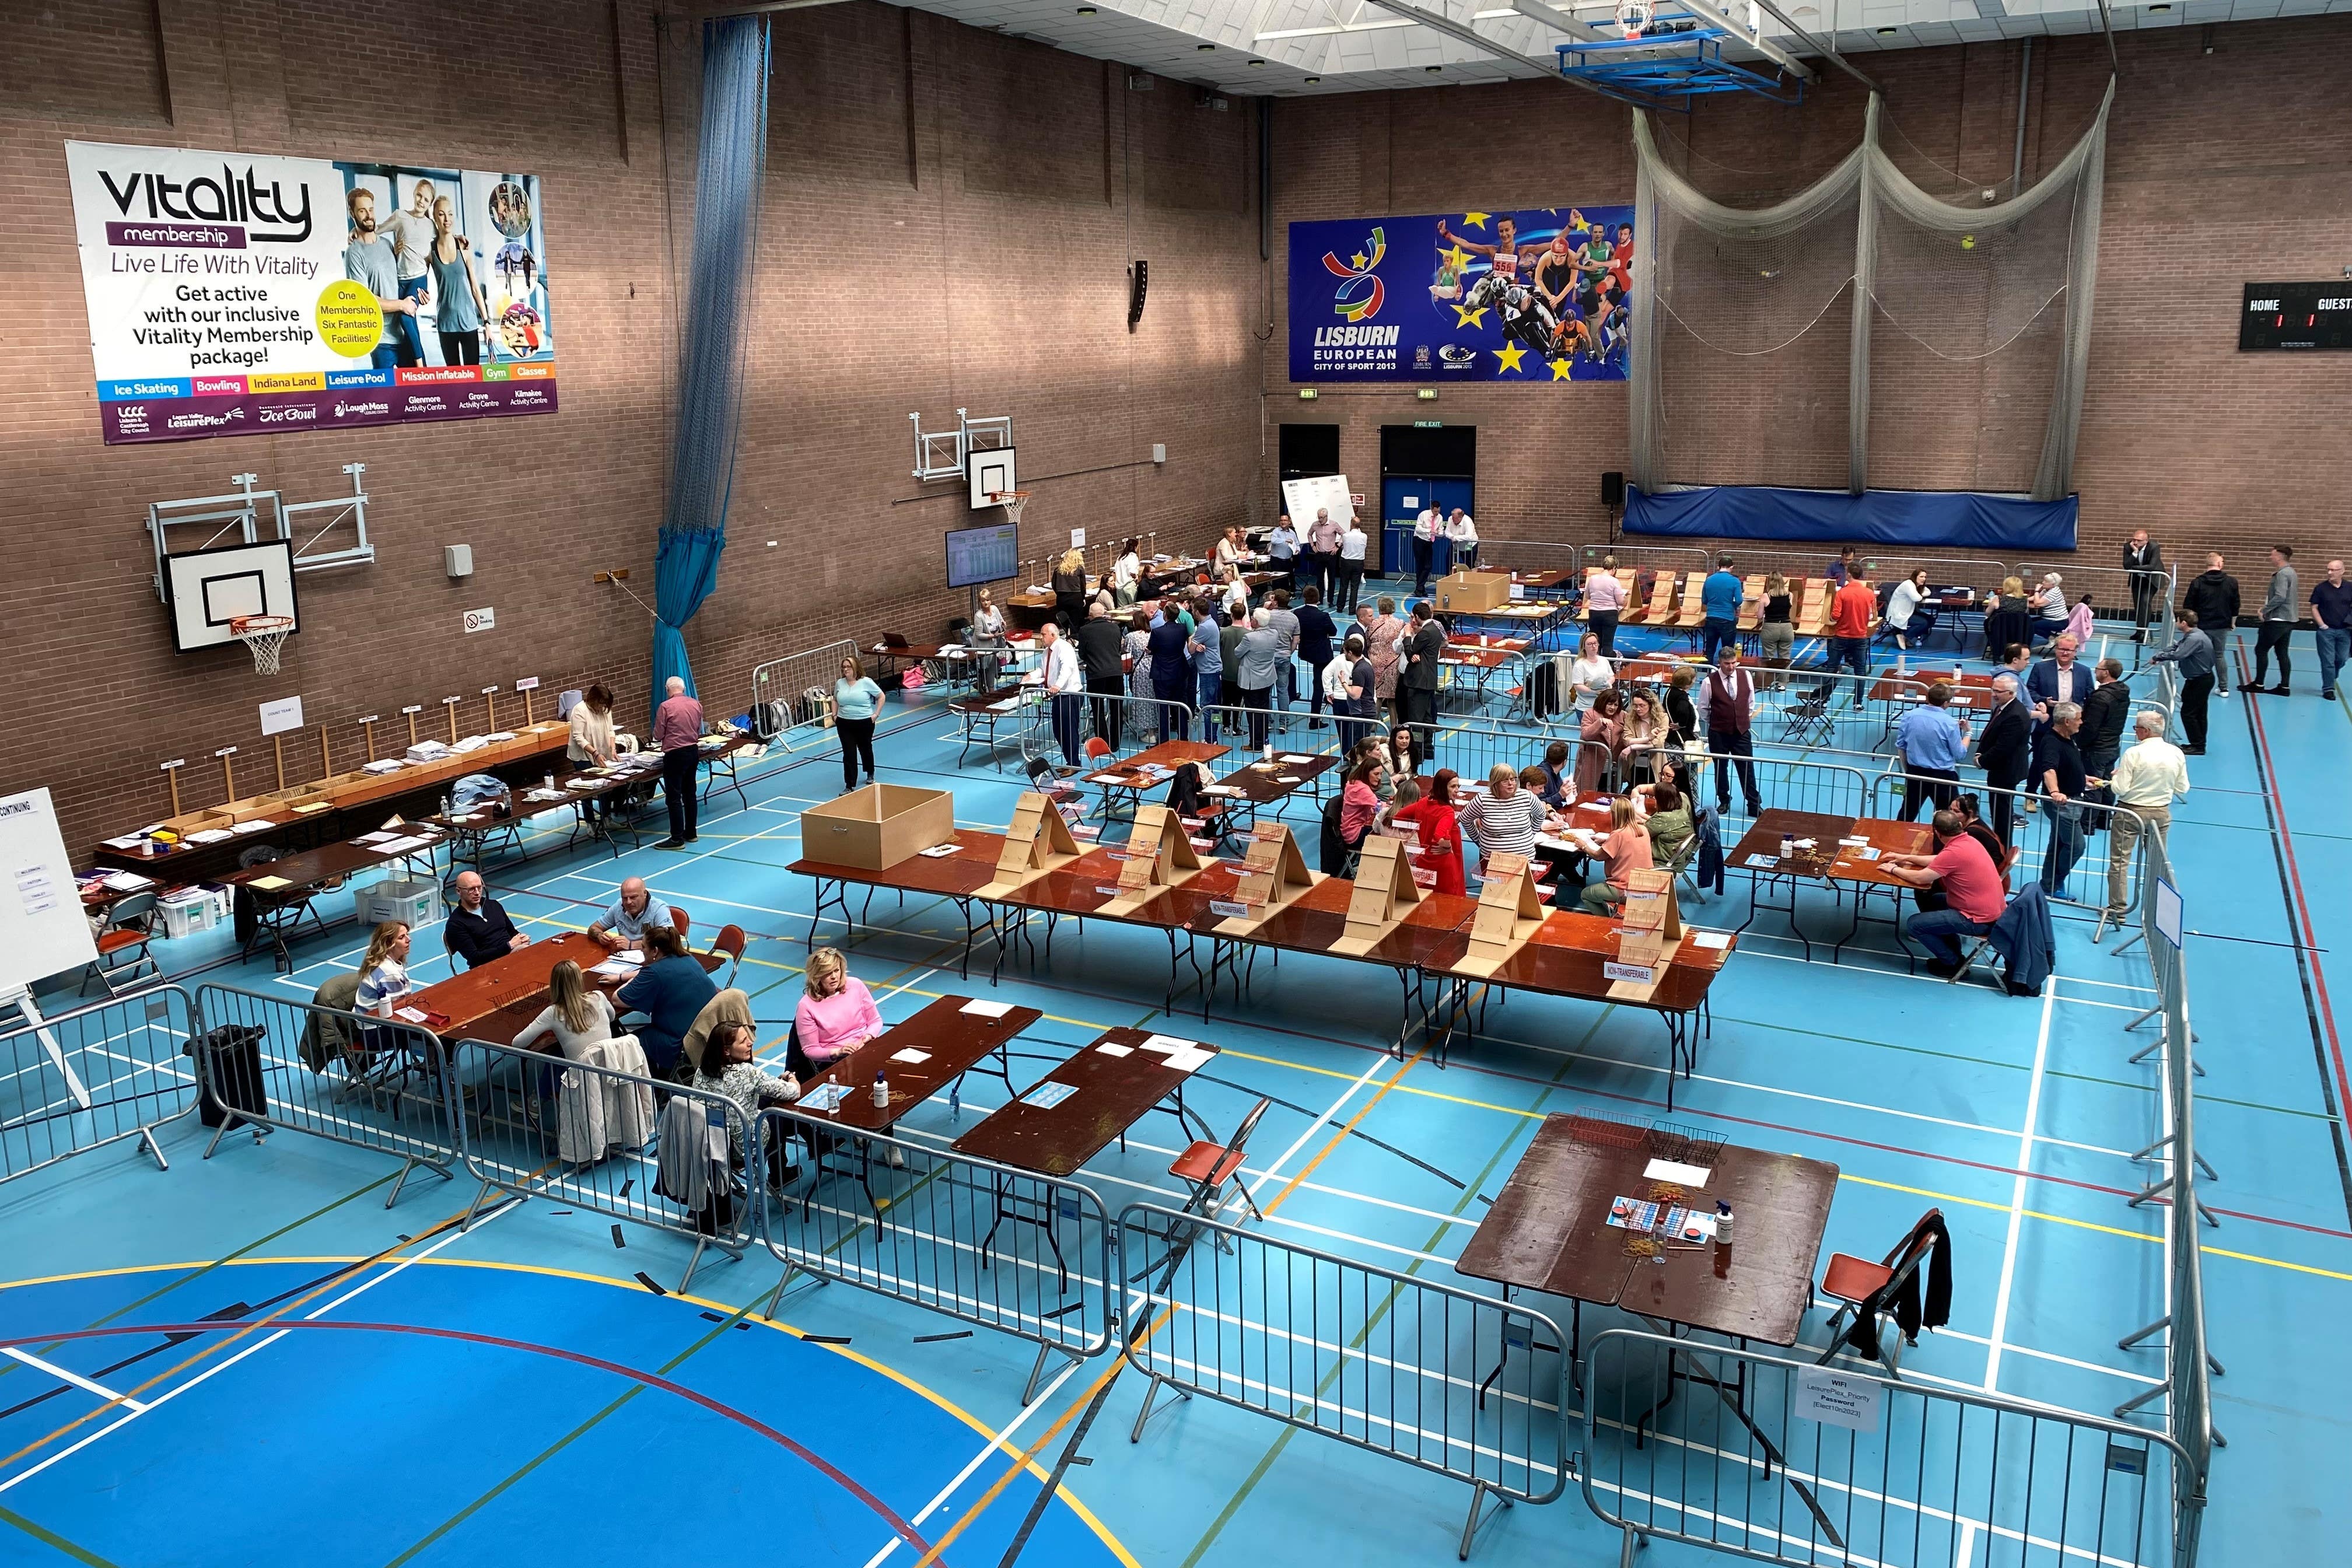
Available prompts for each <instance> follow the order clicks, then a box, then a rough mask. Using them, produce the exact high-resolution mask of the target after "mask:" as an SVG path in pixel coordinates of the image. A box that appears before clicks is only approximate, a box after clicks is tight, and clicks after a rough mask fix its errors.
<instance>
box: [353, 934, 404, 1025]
mask: <svg viewBox="0 0 2352 1568" xmlns="http://www.w3.org/2000/svg"><path fill="white" fill-rule="evenodd" d="M407 964H408V927H407V926H406V925H404V924H403V923H402V922H401V921H384V922H383V924H382V925H380V926H378V927H376V928H375V931H374V933H373V935H371V936H370V937H369V938H368V949H367V956H366V957H365V958H363V959H362V960H361V961H360V989H359V996H358V999H357V1000H356V1001H355V1002H353V1003H352V1011H353V1012H354V1013H369V1014H373V1016H376V1017H379V1018H389V1017H391V1016H392V1013H393V1009H394V1008H395V1007H397V1006H399V1005H401V1001H402V999H403V998H404V997H405V996H406V995H407V994H408V993H409V992H410V991H411V990H412V989H414V987H413V986H412V984H410V982H409V978H408V968H407Z"/></svg>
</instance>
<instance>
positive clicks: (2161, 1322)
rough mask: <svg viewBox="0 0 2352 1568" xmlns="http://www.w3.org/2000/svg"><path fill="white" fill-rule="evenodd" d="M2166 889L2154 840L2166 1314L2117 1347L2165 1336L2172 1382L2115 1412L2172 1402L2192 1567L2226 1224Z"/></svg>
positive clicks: (2145, 901)
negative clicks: (2213, 1187)
mask: <svg viewBox="0 0 2352 1568" xmlns="http://www.w3.org/2000/svg"><path fill="white" fill-rule="evenodd" d="M2159 884H2163V885H2167V886H2172V887H2175V888H2177V886H2178V884H2176V883H2174V882H2173V879H2172V864H2171V860H2170V858H2169V856H2168V854H2167V853H2166V849H2165V846H2164V845H2163V844H2162V843H2161V842H2159V841H2158V840H2156V839H2154V838H2150V839H2149V840H2147V853H2146V875H2145V876H2144V877H2143V879H2142V881H2141V898H2140V904H2139V909H2140V919H2141V935H2140V938H2139V940H2141V941H2142V942H2145V944H2146V946H2147V958H2148V967H2149V971H2150V973H2151V974H2152V976H2153V977H2154V979H2155V982H2156V991H2157V1005H2156V1006H2154V1007H2153V1008H2151V1009H2149V1010H2148V1011H2147V1013H2144V1014H2142V1015H2141V1016H2139V1017H2137V1018H2135V1019H2133V1020H2132V1022H2131V1023H2130V1024H2128V1025H2126V1029H2136V1028H2137V1027H2138V1026H2140V1025H2141V1024H2144V1023H2146V1022H2147V1020H2148V1019H2149V1018H2151V1017H2153V1018H2155V1019H2157V1020H2158V1027H2159V1031H2160V1032H2159V1034H2158V1038H2157V1041H2156V1043H2155V1044H2154V1045H2152V1046H2150V1047H2148V1048H2147V1050H2145V1051H2142V1052H2141V1053H2140V1054H2139V1056H2137V1057H2135V1058H2133V1060H2135V1061H2139V1060H2142V1059H2144V1058H2147V1056H2149V1055H2151V1054H2153V1055H2155V1056H2156V1057H2157V1058H2158V1068H2159V1070H2160V1072H2161V1075H2162V1083H2161V1085H2160V1088H2159V1091H2158V1107H2159V1110H2158V1138H2157V1140H2156V1142H2154V1143H2151V1144H2150V1145H2148V1147H2147V1148H2146V1149H2144V1150H2142V1151H2140V1157H2141V1158H2143V1159H2151V1160H2155V1161H2157V1162H2158V1175H2157V1176H2156V1177H2155V1179H2153V1180H2152V1181H2150V1182H2149V1184H2147V1188H2146V1189H2145V1190H2143V1191H2142V1192H2141V1193H2140V1194H2139V1196H2138V1197H2137V1198H2134V1199H2133V1200H2132V1203H2133V1205H2134V1206H2135V1207H2137V1206H2138V1205H2141V1204H2147V1203H2161V1204H2162V1205H2164V1215H2165V1310H2164V1315H2163V1316H2162V1317H2159V1318H2158V1319H2157V1320H2156V1321H2154V1322H2152V1323H2149V1324H2148V1325H2147V1327H2145V1328H2142V1329H2139V1330H2137V1331H2135V1332H2133V1333H2131V1334H2129V1335H2126V1337H2125V1338H2124V1339H2122V1340H2120V1341H2118V1342H2117V1348H2119V1349H2122V1350H2132V1349H2135V1348H2137V1347H2138V1346H2140V1345H2142V1344H2144V1343H2146V1342H2148V1341H2149V1340H2151V1339H2154V1338H2155V1337H2156V1336H2157V1335H2158V1334H2162V1335H2163V1336H2164V1352H2165V1376H2164V1380H2163V1382H2162V1383H2160V1384H2158V1385H2157V1386H2156V1387H2154V1388H2151V1389H2149V1390H2148V1391H2147V1392H2146V1393H2144V1394H2138V1395H2137V1396H2135V1397H2134V1398H2131V1399H2128V1400H2126V1401H2125V1402H2124V1403H2123V1404H2122V1405H2117V1406H2116V1416H2117V1418H2118V1419H2120V1418H2122V1417H2123V1416H2126V1415H2130V1414H2131V1413H2133V1412H2134V1411H2136V1410H2137V1409H2139V1408H2140V1407H2142V1406H2143V1405H2148V1404H2150V1403H2152V1402H2153V1401H2155V1400H2156V1399H2158V1398H2162V1399H2164V1400H2165V1402H2166V1405H2165V1412H2164V1416H2165V1426H2166V1430H2167V1431H2168V1432H2169V1433H2170V1434H2171V1436H2172V1438H2173V1440H2174V1441H2175V1442H2176V1443H2178V1444H2179V1445H2180V1447H2181V1448H2182V1449H2183V1451H2185V1452H2186V1454H2187V1455H2188V1457H2189V1474H2190V1476H2191V1477H2192V1478H2193V1479H2194V1481H2195V1485H2194V1487H2193V1488H2187V1489H2184V1490H2183V1493H2182V1495H2181V1496H2180V1497H2179V1498H2178V1499H2177V1500H2176V1505H2175V1507H2176V1526H2175V1533H2176V1534H2177V1535H2179V1536H2180V1537H2182V1538H2183V1539H2185V1540H2186V1541H2187V1542H2188V1552H2187V1555H2186V1556H2185V1557H2184V1558H2183V1559H2182V1562H2183V1563H2189V1562H2193V1560H2194V1558H2195V1555H2196V1543H2197V1539H2198V1535H2199V1531H2200V1525H2201V1523H2202V1515H2203V1510H2204V1504H2205V1490H2206V1483H2207V1480H2208V1479H2209V1477H2210V1472H2211V1468H2212V1459H2213V1450H2214V1449H2215V1448H2216V1447H2221V1445H2222V1443H2223V1438H2222V1436H2221V1433H2220V1432H2219V1431H2218V1430H2216V1429H2215V1427H2214V1426H2213V1391H2212V1380H2213V1379H2214V1378H2215V1377H2217V1376H2220V1375H2221V1371H2222V1369H2221V1363H2219V1362H2218V1361H2216V1360H2214V1359H2213V1355H2212V1352H2211V1349H2210V1345H2209V1344H2208V1342H2207V1339H2206V1323H2205V1265H2204V1248H2203V1247H2202V1246H2201V1245H2200V1240H2199V1235H2200V1231H2199V1226H2200V1224H2203V1225H2210V1226H2219V1225H2220V1223H2221V1222H2220V1220H2218V1219H2217V1218H2215V1217H2214V1215H2212V1213H2211V1212H2210V1210H2208V1209H2207V1208H2206V1207H2205V1205H2204V1204H2203V1202H2202V1201H2201V1200H2200V1198H2199V1196H2198V1186H2199V1184H2200V1180H2218V1179H2219V1178H2218V1177H2217V1176H2216V1175H2215V1173H2214V1172H2213V1170H2212V1167H2211V1166H2210V1165H2209V1164H2207V1163H2206V1161H2205V1157H2204V1156H2203V1155H2202V1154H2200V1152H2198V1150H2197V1141H2196V1103H2197V1095H2196V1079H2197V1073H2198V1071H2199V1070H2200V1069H2199V1068H2198V1067H2197V1060H2196V1049H2195V1046H2196V1035H2195V1032H2194V1031H2193V1030H2192V1029H2191V1028H2190V1026H2189V978H2188V972H2187V969H2186V966H2185V965H2184V964H2183V963H2181V956H2180V950H2179V948H2177V947H2175V946H2173V945H2172V942H2170V940H2169V939H2168V938H2167V937H2166V936H2165V935H2164V934H2163V932H2162V931H2161V930H2160V922H2159V915H2158V899H2159V897H2160V894H2159V892H2158V887H2159Z"/></svg>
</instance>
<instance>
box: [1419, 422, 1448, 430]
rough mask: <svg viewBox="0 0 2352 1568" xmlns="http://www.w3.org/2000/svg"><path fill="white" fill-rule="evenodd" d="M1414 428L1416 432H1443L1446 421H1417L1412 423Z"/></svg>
mask: <svg viewBox="0 0 2352 1568" xmlns="http://www.w3.org/2000/svg"><path fill="white" fill-rule="evenodd" d="M1412 427H1413V428H1414V429H1416V430H1443V429H1444V428H1445V421H1444V420H1443V419H1416V420H1414V421H1413V422H1412Z"/></svg>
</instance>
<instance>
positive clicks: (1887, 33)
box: [1878, 27, 1895, 38]
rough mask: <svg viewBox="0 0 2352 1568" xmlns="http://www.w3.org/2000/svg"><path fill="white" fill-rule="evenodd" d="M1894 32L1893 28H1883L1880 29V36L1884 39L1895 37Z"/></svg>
mask: <svg viewBox="0 0 2352 1568" xmlns="http://www.w3.org/2000/svg"><path fill="white" fill-rule="evenodd" d="M1894 32H1895V29H1894V28H1892V27H1881V28H1879V29H1878V36H1879V37H1882V38H1885V37H1892V36H1893V35H1894Z"/></svg>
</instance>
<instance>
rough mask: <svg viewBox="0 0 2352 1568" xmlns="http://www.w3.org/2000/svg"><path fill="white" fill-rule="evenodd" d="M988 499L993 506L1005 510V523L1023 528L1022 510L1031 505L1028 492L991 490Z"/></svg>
mask: <svg viewBox="0 0 2352 1568" xmlns="http://www.w3.org/2000/svg"><path fill="white" fill-rule="evenodd" d="M988 499H989V500H990V502H991V503H992V504H993V505H996V506H1001V507H1003V509H1004V521H1007V522H1009V523H1011V524H1013V527H1015V528H1018V527H1020V526H1021V509H1022V508H1023V507H1025V506H1027V505H1028V504H1029V492H1028V491H1027V490H991V491H989V492H988Z"/></svg>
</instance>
